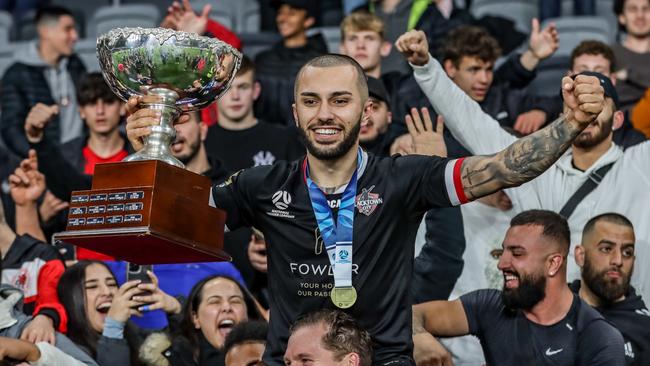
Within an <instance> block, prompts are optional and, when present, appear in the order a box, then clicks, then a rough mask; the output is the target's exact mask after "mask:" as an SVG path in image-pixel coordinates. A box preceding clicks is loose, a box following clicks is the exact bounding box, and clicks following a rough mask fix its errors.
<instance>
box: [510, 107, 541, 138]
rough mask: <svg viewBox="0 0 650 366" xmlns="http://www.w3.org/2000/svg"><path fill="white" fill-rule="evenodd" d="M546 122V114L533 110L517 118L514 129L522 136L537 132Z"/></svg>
mask: <svg viewBox="0 0 650 366" xmlns="http://www.w3.org/2000/svg"><path fill="white" fill-rule="evenodd" d="M545 122H546V112H544V111H541V110H539V109H533V110H532V111H528V112H526V113H522V114H520V115H519V117H517V121H516V122H515V125H514V129H515V130H516V131H518V132H520V133H521V134H523V135H528V134H531V133H533V132H535V131H537V130H539V129H540V128H541V127H542V126H543V125H544V123H545Z"/></svg>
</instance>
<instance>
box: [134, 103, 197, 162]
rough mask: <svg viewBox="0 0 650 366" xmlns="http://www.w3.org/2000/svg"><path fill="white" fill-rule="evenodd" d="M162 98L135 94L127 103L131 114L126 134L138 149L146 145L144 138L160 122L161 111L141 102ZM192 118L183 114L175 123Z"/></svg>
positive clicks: (135, 148) (136, 149)
mask: <svg viewBox="0 0 650 366" xmlns="http://www.w3.org/2000/svg"><path fill="white" fill-rule="evenodd" d="M159 99H160V98H159V97H157V96H155V95H147V96H133V97H131V98H129V100H128V102H127V103H126V111H127V112H128V113H129V114H130V115H129V117H128V118H127V119H126V136H127V138H128V139H129V142H130V143H131V146H133V150H135V151H138V150H141V149H142V148H143V147H144V138H145V137H146V136H149V134H151V126H157V125H159V124H160V117H161V114H160V111H157V110H154V109H150V108H146V107H144V106H143V105H141V103H154V102H157V101H158V100H159ZM189 120H190V116H189V114H181V116H180V117H179V118H178V120H176V121H175V122H174V123H175V124H176V123H185V122H187V121H189Z"/></svg>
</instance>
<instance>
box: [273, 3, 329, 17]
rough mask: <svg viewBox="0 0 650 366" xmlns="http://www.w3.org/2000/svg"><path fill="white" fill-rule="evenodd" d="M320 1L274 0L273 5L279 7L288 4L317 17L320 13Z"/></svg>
mask: <svg viewBox="0 0 650 366" xmlns="http://www.w3.org/2000/svg"><path fill="white" fill-rule="evenodd" d="M318 3H319V2H318V1H313V0H272V1H271V6H273V7H274V8H275V9H278V8H280V6H282V5H284V4H287V5H289V6H290V7H292V8H296V9H303V10H306V11H307V16H309V17H314V18H316V16H317V15H318Z"/></svg>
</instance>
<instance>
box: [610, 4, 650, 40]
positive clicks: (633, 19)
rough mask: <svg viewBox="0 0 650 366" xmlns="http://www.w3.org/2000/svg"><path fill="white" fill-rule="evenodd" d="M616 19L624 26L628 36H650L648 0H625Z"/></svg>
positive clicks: (649, 5) (649, 7)
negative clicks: (621, 11)
mask: <svg viewBox="0 0 650 366" xmlns="http://www.w3.org/2000/svg"><path fill="white" fill-rule="evenodd" d="M618 21H619V22H620V23H621V24H622V25H623V26H625V30H626V32H627V34H628V35H630V36H633V37H637V38H644V37H648V36H650V1H648V0H626V1H625V5H624V6H623V13H622V14H621V15H619V16H618Z"/></svg>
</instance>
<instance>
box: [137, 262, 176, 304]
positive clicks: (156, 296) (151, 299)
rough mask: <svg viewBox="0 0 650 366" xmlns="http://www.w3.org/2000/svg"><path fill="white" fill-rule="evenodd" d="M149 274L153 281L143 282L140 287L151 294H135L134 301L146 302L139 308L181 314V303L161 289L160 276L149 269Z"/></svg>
mask: <svg viewBox="0 0 650 366" xmlns="http://www.w3.org/2000/svg"><path fill="white" fill-rule="evenodd" d="M147 275H148V276H149V278H151V283H141V284H139V285H138V288H139V289H140V290H141V291H148V292H149V293H150V294H148V295H136V296H133V301H138V302H140V303H144V304H146V305H142V306H140V307H139V308H138V310H139V311H141V312H145V311H152V310H158V309H162V311H164V312H165V313H167V314H179V313H180V312H181V303H180V302H178V300H176V298H174V297H173V296H170V295H168V294H167V293H166V292H164V291H163V290H161V289H160V287H159V286H158V277H156V275H155V274H154V273H153V272H151V271H147Z"/></svg>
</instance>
